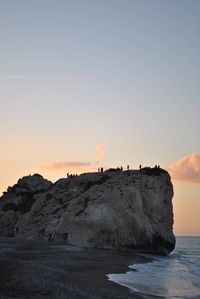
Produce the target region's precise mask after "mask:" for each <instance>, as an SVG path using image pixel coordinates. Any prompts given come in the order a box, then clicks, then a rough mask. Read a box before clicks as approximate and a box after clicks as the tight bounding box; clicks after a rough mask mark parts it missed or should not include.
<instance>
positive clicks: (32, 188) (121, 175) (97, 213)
mask: <svg viewBox="0 0 200 299" xmlns="http://www.w3.org/2000/svg"><path fill="white" fill-rule="evenodd" d="M172 197H173V186H172V183H171V180H170V176H169V174H168V173H167V172H166V171H164V170H162V169H157V168H154V169H152V168H147V169H142V170H131V171H116V170H114V169H111V170H108V171H105V172H103V173H86V174H82V175H80V176H73V177H72V176H71V177H68V178H63V179H60V180H58V181H57V182H56V183H54V184H52V183H51V182H49V181H47V180H45V179H44V178H43V177H42V176H40V175H38V174H35V175H33V176H26V177H23V178H22V179H20V180H19V181H18V182H17V184H16V185H14V186H13V187H9V188H8V190H7V192H4V195H3V196H2V197H1V199H0V235H1V236H14V237H17V238H25V239H43V240H49V241H50V240H51V241H53V240H54V241H66V242H67V243H69V244H74V245H80V246H86V247H98V248H117V249H121V250H140V251H144V252H153V253H160V254H168V253H169V252H170V251H172V250H173V249H174V246H175V238H174V235H173V231H172V226H173V211H172Z"/></svg>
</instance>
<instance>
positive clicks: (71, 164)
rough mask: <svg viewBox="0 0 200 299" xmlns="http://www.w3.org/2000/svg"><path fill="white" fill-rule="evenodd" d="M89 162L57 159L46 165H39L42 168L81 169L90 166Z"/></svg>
mask: <svg viewBox="0 0 200 299" xmlns="http://www.w3.org/2000/svg"><path fill="white" fill-rule="evenodd" d="M90 166H91V163H89V162H80V161H58V162H54V163H50V164H47V165H42V166H40V168H41V169H44V170H61V169H66V170H67V169H77V170H79V169H83V168H87V167H90Z"/></svg>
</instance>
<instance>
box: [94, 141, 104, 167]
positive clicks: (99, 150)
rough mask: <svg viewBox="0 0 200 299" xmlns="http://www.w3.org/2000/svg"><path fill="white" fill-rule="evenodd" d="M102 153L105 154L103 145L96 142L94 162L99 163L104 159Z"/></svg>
mask: <svg viewBox="0 0 200 299" xmlns="http://www.w3.org/2000/svg"><path fill="white" fill-rule="evenodd" d="M104 154H105V147H104V146H103V144H98V145H97V146H96V162H97V163H100V162H102V161H103V160H104Z"/></svg>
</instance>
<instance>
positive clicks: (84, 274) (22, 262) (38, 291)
mask: <svg viewBox="0 0 200 299" xmlns="http://www.w3.org/2000/svg"><path fill="white" fill-rule="evenodd" d="M147 261H149V259H146V258H145V257H142V256H140V255H137V254H134V253H127V252H119V251H114V250H105V249H92V248H79V247H75V246H68V245H64V244H60V243H49V242H43V241H28V240H17V239H14V238H0V298H1V299H11V298H13V299H14V298H15V299H25V298H26V299H27V298H40V299H42V298H59V299H61V298H96V299H97V298H99V299H100V298H102V299H109V298H113V299H114V298H135V299H142V298H152V297H150V296H149V297H147V296H146V295H145V296H143V295H141V294H137V293H131V292H130V291H129V289H128V288H126V287H123V286H120V285H118V284H116V283H113V282H111V281H109V280H108V278H107V277H106V274H111V273H125V272H127V271H128V270H129V269H128V265H130V264H133V263H145V262H147Z"/></svg>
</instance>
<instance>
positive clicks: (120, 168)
mask: <svg viewBox="0 0 200 299" xmlns="http://www.w3.org/2000/svg"><path fill="white" fill-rule="evenodd" d="M114 169H115V170H116V171H123V167H122V166H120V167H117V168H113V170H114ZM145 169H160V165H155V166H154V168H151V167H148V166H145V167H142V165H141V164H140V165H139V170H145ZM126 170H127V171H129V170H130V166H129V165H127V166H126ZM103 171H104V169H103V167H99V168H98V172H103Z"/></svg>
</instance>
